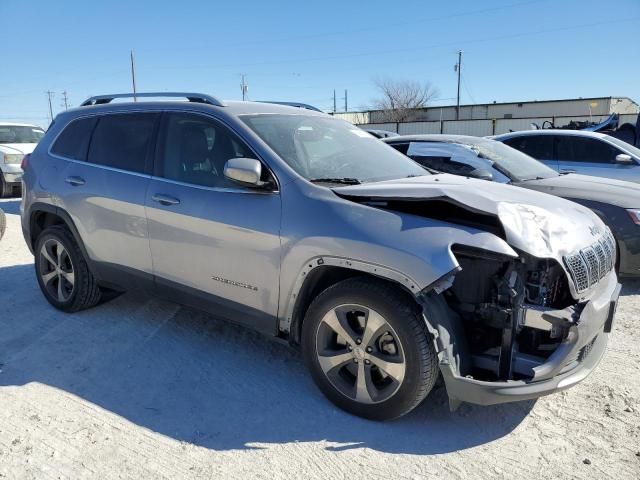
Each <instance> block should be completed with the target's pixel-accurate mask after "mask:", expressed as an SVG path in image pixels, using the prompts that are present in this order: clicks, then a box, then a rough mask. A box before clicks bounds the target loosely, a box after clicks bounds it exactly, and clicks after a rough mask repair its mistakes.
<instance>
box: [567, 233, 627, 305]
mask: <svg viewBox="0 0 640 480" xmlns="http://www.w3.org/2000/svg"><path fill="white" fill-rule="evenodd" d="M615 245H616V244H615V240H614V239H613V235H612V234H611V232H610V231H609V230H608V229H607V231H606V233H605V234H604V236H603V237H602V238H601V239H599V240H598V241H597V242H595V243H594V244H593V245H590V246H588V247H586V248H583V249H582V250H580V251H578V252H575V253H572V254H570V255H565V257H564V263H565V265H566V267H567V270H568V271H569V274H570V275H571V279H572V280H573V284H574V285H575V288H576V291H577V292H578V293H580V292H584V291H585V290H588V289H589V288H591V287H593V286H595V285H596V284H597V283H598V282H599V281H600V280H601V279H602V278H603V277H604V276H605V275H606V274H607V273H609V272H610V271H611V269H612V268H613V267H614V265H615V262H616V260H615V258H616V246H615Z"/></svg>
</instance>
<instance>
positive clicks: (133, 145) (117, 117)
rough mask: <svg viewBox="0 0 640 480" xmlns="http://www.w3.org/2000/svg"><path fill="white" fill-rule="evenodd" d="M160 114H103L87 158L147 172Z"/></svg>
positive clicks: (95, 161) (91, 160)
mask: <svg viewBox="0 0 640 480" xmlns="http://www.w3.org/2000/svg"><path fill="white" fill-rule="evenodd" d="M157 117H158V114H156V113H126V114H112V115H105V116H103V117H100V119H99V120H98V124H97V125H96V127H95V130H94V131H93V135H92V137H91V145H90V146H89V154H88V155H87V161H88V162H90V163H94V164H96V165H104V166H106V167H112V168H118V169H121V170H129V171H132V172H144V171H145V163H146V160H147V153H148V150H149V145H150V143H151V137H152V136H153V129H154V125H155V122H156V119H157Z"/></svg>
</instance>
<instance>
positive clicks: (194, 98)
mask: <svg viewBox="0 0 640 480" xmlns="http://www.w3.org/2000/svg"><path fill="white" fill-rule="evenodd" d="M138 97H143V98H146V97H179V98H186V99H187V100H189V101H190V102H194V103H208V104H209V105H215V106H216V107H225V106H226V105H225V103H224V102H223V101H222V100H219V99H217V98H216V97H212V96H211V95H205V94H203V93H189V92H147V93H114V94H110V95H96V96H93V97H89V98H87V99H86V100H85V101H84V102H82V103H81V104H80V106H81V107H86V106H89V105H102V104H105V103H109V102H111V101H112V100H114V99H116V98H138Z"/></svg>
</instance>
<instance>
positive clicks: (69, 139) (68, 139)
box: [51, 117, 97, 161]
mask: <svg viewBox="0 0 640 480" xmlns="http://www.w3.org/2000/svg"><path fill="white" fill-rule="evenodd" d="M96 122H97V118H96V117H90V118H80V119H78V120H74V121H72V122H71V123H69V124H68V125H67V126H66V127H65V129H64V130H63V131H62V133H61V134H60V135H59V136H58V138H57V139H56V141H55V143H54V144H53V146H52V147H51V152H52V153H54V154H56V155H60V156H62V157H66V158H71V159H73V160H82V161H85V160H86V159H87V150H88V148H89V140H90V139H91V133H92V132H93V129H94V127H95V126H96Z"/></svg>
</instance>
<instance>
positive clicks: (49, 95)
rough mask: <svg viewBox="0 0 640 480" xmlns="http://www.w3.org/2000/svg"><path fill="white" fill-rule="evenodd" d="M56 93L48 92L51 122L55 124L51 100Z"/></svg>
mask: <svg viewBox="0 0 640 480" xmlns="http://www.w3.org/2000/svg"><path fill="white" fill-rule="evenodd" d="M53 95H54V92H52V91H51V90H47V97H48V98H49V116H50V117H51V121H52V122H53V107H52V106H51V98H52V97H53Z"/></svg>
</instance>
